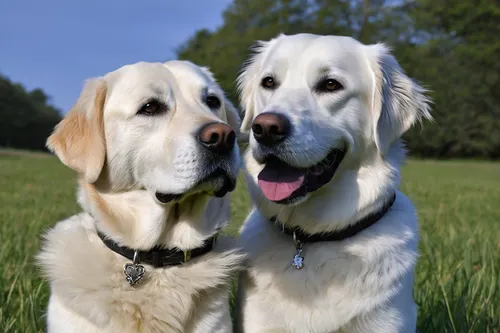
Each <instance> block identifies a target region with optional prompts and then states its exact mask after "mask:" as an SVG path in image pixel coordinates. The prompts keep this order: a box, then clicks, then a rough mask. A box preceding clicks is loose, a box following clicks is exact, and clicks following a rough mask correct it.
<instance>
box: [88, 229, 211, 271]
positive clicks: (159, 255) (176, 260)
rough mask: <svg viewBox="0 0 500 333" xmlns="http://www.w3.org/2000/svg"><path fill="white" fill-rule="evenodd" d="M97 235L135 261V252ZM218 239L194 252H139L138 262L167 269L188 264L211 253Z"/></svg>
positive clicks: (108, 245) (116, 250) (153, 249)
mask: <svg viewBox="0 0 500 333" xmlns="http://www.w3.org/2000/svg"><path fill="white" fill-rule="evenodd" d="M97 235H99V238H101V240H102V241H103V243H104V244H105V245H106V246H107V247H108V248H109V249H110V250H112V251H114V252H116V253H118V254H120V255H122V256H124V257H125V258H127V259H129V260H134V254H135V252H136V251H135V250H133V249H131V248H129V247H125V246H120V245H118V244H117V243H116V242H115V241H113V240H112V239H110V238H107V237H106V235H104V234H103V233H101V232H100V231H99V230H97ZM216 239H217V235H215V236H213V237H211V238H209V239H207V240H206V241H205V243H204V244H203V245H202V246H200V247H198V248H196V249H193V250H188V251H181V250H179V249H176V248H174V249H161V248H159V247H154V248H152V249H151V250H149V251H137V256H138V257H137V258H136V259H138V261H139V262H140V263H142V264H148V265H151V266H153V267H156V268H160V267H167V266H177V265H182V264H184V263H186V262H188V261H189V260H191V259H194V258H196V257H199V256H201V255H204V254H205V253H207V252H210V251H211V250H212V248H213V246H214V243H215V241H216Z"/></svg>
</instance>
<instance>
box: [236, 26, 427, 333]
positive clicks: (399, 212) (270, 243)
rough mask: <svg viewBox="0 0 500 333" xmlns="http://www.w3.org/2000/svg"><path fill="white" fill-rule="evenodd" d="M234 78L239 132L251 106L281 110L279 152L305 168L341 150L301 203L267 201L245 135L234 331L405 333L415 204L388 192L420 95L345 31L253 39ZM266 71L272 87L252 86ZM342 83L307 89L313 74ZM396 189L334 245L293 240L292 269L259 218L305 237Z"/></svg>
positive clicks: (345, 221) (418, 114)
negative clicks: (297, 258) (285, 122)
mask: <svg viewBox="0 0 500 333" xmlns="http://www.w3.org/2000/svg"><path fill="white" fill-rule="evenodd" d="M255 51H256V52H255V54H254V55H253V56H252V57H251V58H250V60H249V61H248V63H247V64H246V65H245V67H244V69H243V71H242V73H241V75H240V77H239V88H240V96H241V103H242V106H243V108H244V109H245V111H246V114H245V117H244V119H243V122H242V127H241V130H242V132H249V131H251V124H252V121H253V119H255V117H256V116H257V115H258V114H260V113H262V112H268V111H273V112H278V113H282V114H284V115H286V116H287V117H288V118H289V120H290V122H291V124H292V128H293V129H292V134H291V137H289V138H288V139H287V140H286V141H285V143H284V144H283V145H282V146H281V147H280V149H279V152H278V154H279V157H280V158H281V159H282V160H284V161H286V162H288V163H289V164H291V165H294V166H301V167H309V166H312V165H314V164H316V163H318V162H320V161H321V160H322V159H324V158H325V156H326V155H327V154H328V152H329V150H331V149H332V148H339V149H343V150H345V151H346V155H345V158H344V160H343V161H342V163H341V164H340V166H339V168H338V170H337V172H336V174H335V175H334V177H333V179H332V180H331V181H330V182H329V183H328V184H326V185H325V186H323V187H322V188H320V189H319V190H317V191H316V192H314V193H309V194H308V195H307V196H306V197H305V198H304V199H302V200H301V201H300V202H297V203H294V204H292V205H278V204H275V203H273V202H271V201H269V200H267V199H266V198H265V197H264V195H263V194H262V191H261V190H260V188H259V187H258V185H257V175H258V174H259V172H260V171H261V170H262V169H263V167H264V166H263V165H261V164H259V163H258V162H257V159H256V158H255V157H256V156H260V155H261V154H263V153H264V152H265V149H266V148H265V147H262V146H260V145H259V144H258V143H257V142H256V141H255V139H254V138H253V136H252V135H251V133H250V143H249V147H250V149H249V150H248V151H247V152H246V154H245V165H246V177H247V183H248V187H249V191H250V194H251V197H252V199H253V202H254V209H253V211H252V212H251V213H250V215H249V216H248V218H247V219H246V221H245V223H244V225H243V226H242V229H241V234H240V241H241V246H242V247H243V248H244V250H245V252H246V253H247V255H248V257H249V263H248V268H247V269H246V271H245V272H242V273H241V274H240V275H241V279H240V285H239V295H238V311H237V312H238V319H237V320H238V323H239V330H240V331H244V332H245V333H254V332H297V333H298V332H315V333H327V332H350V333H351V332H357V333H358V332H366V333H368V332H370V333H378V332H380V333H382V332H383V333H391V332H415V329H416V328H415V326H416V316H417V309H416V306H415V303H414V301H413V296H412V290H413V274H414V267H415V262H416V260H417V242H418V228H417V218H416V214H415V211H414V207H413V205H412V203H411V202H410V200H409V199H408V198H406V197H405V196H404V195H403V194H402V193H401V192H399V191H397V188H398V185H399V176H400V166H401V164H402V163H403V162H404V158H405V151H404V147H403V145H402V142H401V140H400V137H401V135H402V134H403V133H404V132H405V131H407V130H408V129H409V128H410V126H412V125H413V124H414V123H415V122H417V121H419V120H421V119H431V116H430V114H429V102H430V101H429V99H428V98H427V97H426V96H425V95H424V93H425V90H424V89H423V88H422V87H420V86H419V85H418V84H416V83H415V82H414V81H412V80H411V79H410V78H409V77H407V76H406V75H405V73H404V72H403V70H402V69H401V68H400V66H399V65H398V63H397V62H396V60H395V59H394V57H393V56H391V54H390V52H389V50H388V48H387V47H386V46H385V45H383V44H376V45H363V44H361V43H359V42H358V41H356V40H354V39H352V38H349V37H339V36H318V35H311V34H298V35H293V36H285V35H279V36H278V37H277V38H275V39H272V40H271V41H268V42H260V43H258V44H257V46H256V50H255ZM268 75H272V76H273V77H274V80H275V82H276V83H277V85H278V87H277V89H275V90H274V91H269V90H266V89H263V88H262V87H261V86H260V82H261V80H262V79H263V78H264V77H266V76H268ZM325 77H328V78H333V79H336V80H337V81H338V82H340V83H341V84H342V86H343V87H344V89H343V90H340V91H335V92H332V93H323V94H318V93H316V92H315V91H314V89H313V87H314V85H315V83H316V82H317V80H319V79H321V78H325ZM394 190H396V191H397V192H396V193H397V199H396V201H395V203H394V205H393V206H392V208H391V209H390V211H389V212H388V213H387V214H386V215H385V216H384V217H383V218H382V219H381V220H379V221H378V222H377V223H376V224H375V225H373V226H371V227H369V228H368V229H366V230H364V231H363V232H361V233H359V234H358V235H356V236H354V237H352V238H348V239H345V240H343V241H339V242H321V243H312V244H309V243H306V244H304V249H303V251H304V252H303V254H304V258H305V259H304V267H303V268H302V269H301V270H297V269H296V268H295V267H293V266H292V265H291V263H292V258H293V256H294V254H295V252H296V251H295V244H294V241H293V239H292V237H290V236H287V235H285V234H283V233H281V232H280V230H279V228H278V227H277V226H276V225H273V224H272V223H271V222H270V221H269V218H271V217H272V216H277V219H278V220H279V221H280V222H282V223H284V224H286V225H287V226H299V227H300V228H302V229H303V230H305V231H306V232H309V233H319V232H329V231H333V230H339V229H342V228H343V227H345V226H347V225H349V224H351V223H353V222H354V221H356V220H359V219H360V218H362V217H364V216H366V215H368V214H369V213H371V212H374V211H376V210H378V209H379V208H380V207H381V206H382V205H383V204H384V203H385V202H386V201H387V200H388V199H389V197H390V196H391V193H392V191H394Z"/></svg>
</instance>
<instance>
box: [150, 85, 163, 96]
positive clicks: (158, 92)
mask: <svg viewBox="0 0 500 333" xmlns="http://www.w3.org/2000/svg"><path fill="white" fill-rule="evenodd" d="M149 88H150V89H151V90H152V91H153V94H152V95H155V96H161V95H162V94H163V93H164V92H163V90H162V89H161V88H160V87H158V86H157V85H155V84H154V83H151V84H150V85H149Z"/></svg>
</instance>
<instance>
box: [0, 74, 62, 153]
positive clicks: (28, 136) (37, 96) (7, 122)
mask: <svg viewBox="0 0 500 333" xmlns="http://www.w3.org/2000/svg"><path fill="white" fill-rule="evenodd" d="M48 100H49V98H48V96H47V95H46V94H45V93H44V92H43V91H42V90H41V89H35V90H33V91H31V92H27V91H26V90H25V89H24V88H23V87H22V86H21V85H19V84H15V83H12V82H11V81H10V80H9V79H7V78H6V77H3V76H0V117H1V121H0V146H3V147H12V148H22V149H33V150H44V149H45V141H46V139H47V137H48V136H49V135H50V133H51V131H52V129H53V128H54V126H55V125H56V124H57V123H58V122H59V120H60V118H61V116H60V113H59V111H58V110H57V109H56V108H54V107H53V106H51V105H49V104H48Z"/></svg>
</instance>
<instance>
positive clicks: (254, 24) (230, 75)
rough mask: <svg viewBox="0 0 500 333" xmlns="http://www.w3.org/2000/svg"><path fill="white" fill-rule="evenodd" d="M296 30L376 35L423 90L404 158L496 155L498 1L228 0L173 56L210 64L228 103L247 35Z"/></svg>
mask: <svg viewBox="0 0 500 333" xmlns="http://www.w3.org/2000/svg"><path fill="white" fill-rule="evenodd" d="M300 32H309V33H315V34H324V35H345V36H352V37H354V38H356V39H358V40H360V41H361V42H363V43H376V42H384V43H386V44H388V45H389V46H390V47H391V48H392V49H393V52H394V54H395V56H396V58H397V59H398V61H399V62H400V63H401V65H402V67H403V68H404V69H405V71H406V72H407V73H408V74H409V75H410V76H411V77H413V78H415V79H417V80H418V81H419V82H420V83H421V84H422V85H424V86H425V87H426V88H428V89H429V90H431V93H430V95H431V97H432V99H433V101H434V104H433V116H434V118H435V122H433V123H425V124H424V125H423V126H422V127H418V126H417V127H415V128H414V129H412V130H411V131H409V132H408V133H407V134H406V135H405V139H406V142H407V146H408V148H409V150H410V153H411V155H412V156H421V157H430V158H487V159H496V158H499V157H500V89H499V88H500V62H499V61H498V60H497V59H498V58H499V55H500V1H498V0H417V1H404V0H234V1H233V2H232V4H230V5H229V7H228V8H227V9H226V10H225V11H224V13H223V24H222V25H221V26H220V27H219V28H217V29H216V30H215V31H209V30H206V29H202V30H199V31H197V32H196V33H195V34H194V35H193V36H192V37H191V38H190V39H189V40H188V41H187V42H186V43H185V44H184V45H182V46H181V47H180V48H179V49H178V52H177V54H178V57H179V58H181V59H187V60H191V61H194V62H196V63H198V64H200V65H205V66H208V67H210V69H211V70H212V71H213V72H214V73H215V76H216V78H217V79H218V81H219V82H220V83H221V85H222V87H223V88H224V89H225V90H226V91H227V92H228V94H229V97H230V98H231V99H232V100H233V101H234V102H235V103H237V94H236V89H235V83H234V82H235V79H236V76H237V73H238V71H239V69H240V67H241V64H242V63H243V62H244V61H245V59H246V58H247V56H248V54H249V47H250V46H251V45H252V44H253V43H254V41H256V40H268V39H270V38H273V37H275V36H276V35H278V34H279V33H285V34H295V33H300Z"/></svg>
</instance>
